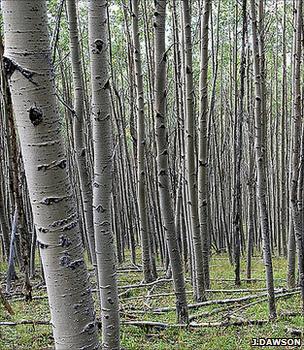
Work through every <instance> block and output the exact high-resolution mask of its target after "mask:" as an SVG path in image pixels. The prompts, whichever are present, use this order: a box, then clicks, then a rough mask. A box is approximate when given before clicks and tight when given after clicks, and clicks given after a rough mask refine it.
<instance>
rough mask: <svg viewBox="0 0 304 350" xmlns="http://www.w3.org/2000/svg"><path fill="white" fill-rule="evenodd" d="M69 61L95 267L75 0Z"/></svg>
mask: <svg viewBox="0 0 304 350" xmlns="http://www.w3.org/2000/svg"><path fill="white" fill-rule="evenodd" d="M66 4H67V13H68V21H69V36H70V50H71V62H72V72H73V83H74V110H75V115H74V143H75V152H76V163H77V168H78V173H79V180H80V193H81V198H82V204H83V209H84V221H85V225H84V227H85V229H86V236H87V240H88V243H89V249H90V255H91V258H92V264H93V266H94V268H95V269H96V253H95V239H94V226H93V211H92V184H91V180H90V178H89V174H88V171H87V168H88V166H87V162H86V142H85V128H84V88H83V78H82V67H81V55H80V48H79V36H78V24H77V7H76V6H77V5H76V0H67V2H66Z"/></svg>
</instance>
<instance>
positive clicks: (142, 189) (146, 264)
mask: <svg viewBox="0 0 304 350" xmlns="http://www.w3.org/2000/svg"><path fill="white" fill-rule="evenodd" d="M131 11H132V34H133V45H134V60H135V65H134V66H135V81H136V88H137V179H138V189H137V191H138V193H137V197H138V209H139V227H140V233H141V238H142V264H143V272H144V280H145V281H146V282H151V281H153V280H154V278H153V274H152V261H151V255H150V244H149V232H148V225H147V209H146V188H147V187H146V173H145V162H144V159H145V145H146V136H145V114H144V86H143V73H142V68H141V50H140V37H139V29H138V0H132V1H131Z"/></svg>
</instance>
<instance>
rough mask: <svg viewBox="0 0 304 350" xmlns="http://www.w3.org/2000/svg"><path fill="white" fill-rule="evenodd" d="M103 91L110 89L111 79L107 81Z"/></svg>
mask: <svg viewBox="0 0 304 350" xmlns="http://www.w3.org/2000/svg"><path fill="white" fill-rule="evenodd" d="M103 89H104V90H107V89H110V79H108V80H107V81H106V83H105V84H104V86H103Z"/></svg>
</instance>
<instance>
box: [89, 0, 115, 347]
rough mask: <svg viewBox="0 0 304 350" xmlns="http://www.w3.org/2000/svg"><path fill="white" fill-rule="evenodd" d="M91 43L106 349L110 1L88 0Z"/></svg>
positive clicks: (111, 288)
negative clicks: (108, 15)
mask: <svg viewBox="0 0 304 350" xmlns="http://www.w3.org/2000/svg"><path fill="white" fill-rule="evenodd" d="M88 10H89V46H90V58H91V84H92V111H91V113H92V125H93V148H94V182H93V218H94V227H95V244H96V258H97V269H98V279H99V289H100V301H101V318H102V334H103V348H104V349H111V350H115V349H119V306H118V293H117V280H116V266H115V254H114V252H115V250H114V237H113V232H112V216H111V191H112V166H113V165H112V163H113V162H112V159H113V142H112V127H111V100H110V82H109V79H110V76H109V62H108V47H109V45H108V35H107V30H108V27H107V1H106V0H102V1H100V0H89V1H88Z"/></svg>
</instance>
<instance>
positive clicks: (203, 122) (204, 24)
mask: <svg viewBox="0 0 304 350" xmlns="http://www.w3.org/2000/svg"><path fill="white" fill-rule="evenodd" d="M203 4H204V9H203V14H202V16H201V64H200V106H199V161H198V206H199V220H200V233H201V238H202V243H203V265H204V275H205V278H204V280H205V288H209V287H210V276H209V232H208V221H209V218H208V197H209V196H208V142H207V137H208V135H207V117H208V85H207V83H208V25H209V16H210V11H211V6H212V3H211V1H210V0H204V1H203Z"/></svg>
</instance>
